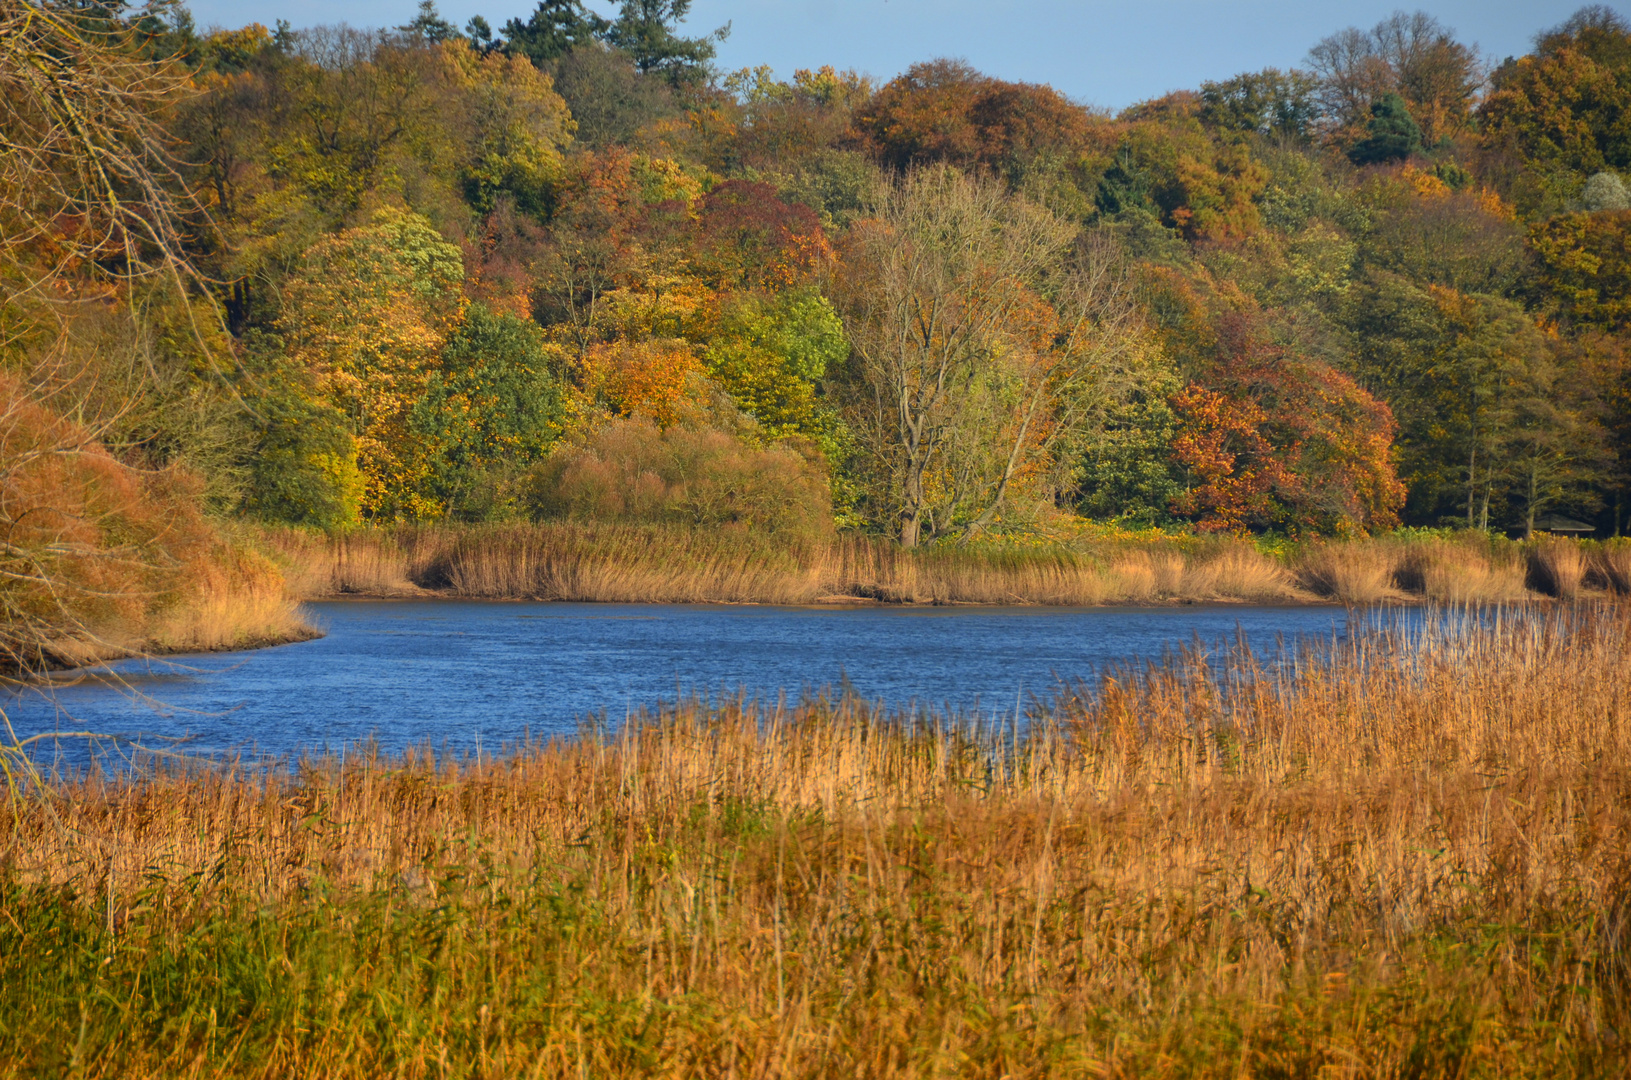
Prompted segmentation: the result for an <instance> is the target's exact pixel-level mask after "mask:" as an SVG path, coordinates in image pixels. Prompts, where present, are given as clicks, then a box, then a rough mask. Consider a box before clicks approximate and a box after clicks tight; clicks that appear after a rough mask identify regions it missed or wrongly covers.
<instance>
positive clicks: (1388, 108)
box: [1348, 94, 1421, 165]
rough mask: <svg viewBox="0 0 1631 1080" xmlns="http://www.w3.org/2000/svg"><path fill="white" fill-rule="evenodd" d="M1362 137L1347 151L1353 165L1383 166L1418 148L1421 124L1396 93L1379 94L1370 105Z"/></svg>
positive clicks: (1412, 152) (1405, 156)
mask: <svg viewBox="0 0 1631 1080" xmlns="http://www.w3.org/2000/svg"><path fill="white" fill-rule="evenodd" d="M1370 111H1371V118H1370V123H1368V124H1367V125H1366V126H1365V130H1366V132H1367V134H1366V136H1365V138H1364V139H1363V140H1361V141H1360V142H1358V143H1355V144H1354V146H1353V148H1352V149H1351V150H1349V151H1348V159H1349V160H1350V161H1352V162H1353V163H1354V164H1355V165H1385V164H1387V163H1388V162H1390V161H1403V160H1404V159H1405V158H1408V157H1409V156H1410V155H1411V154H1414V153H1417V152H1419V151H1420V150H1421V126H1420V125H1419V124H1417V123H1416V120H1415V117H1413V116H1411V115H1410V107H1409V106H1408V105H1406V104H1405V100H1404V98H1402V97H1400V96H1399V95H1398V94H1383V95H1382V96H1381V97H1379V98H1377V99H1376V101H1375V102H1373V103H1372V104H1371V110H1370Z"/></svg>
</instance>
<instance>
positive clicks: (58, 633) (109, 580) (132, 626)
mask: <svg viewBox="0 0 1631 1080" xmlns="http://www.w3.org/2000/svg"><path fill="white" fill-rule="evenodd" d="M200 487H201V485H200V484H199V482H198V481H197V479H196V478H195V477H193V476H191V475H189V474H188V473H186V472H184V471H182V470H179V469H162V470H155V471H141V470H137V469H133V468H130V467H129V466H127V465H125V464H124V463H123V462H121V461H119V460H118V459H117V458H115V457H114V456H113V455H112V454H110V453H108V451H107V450H106V449H105V448H104V447H103V446H102V445H101V444H100V443H99V442H98V441H97V439H96V432H94V431H93V430H91V429H89V428H87V427H86V426H84V425H83V424H79V423H76V422H74V421H71V420H67V419H64V418H63V417H61V416H59V415H57V414H56V413H55V412H54V411H53V410H52V409H51V408H49V407H48V406H47V405H44V404H41V403H40V401H38V400H36V399H35V398H34V397H33V396H31V395H30V394H29V393H28V392H27V391H26V390H25V389H24V388H23V387H22V385H21V384H20V383H19V382H18V381H17V380H16V379H15V378H13V377H11V376H0V530H3V532H4V536H5V540H6V542H5V544H4V545H3V549H0V675H4V676H17V675H20V674H28V673H32V672H38V671H41V670H44V669H48V668H52V667H57V666H61V665H72V664H77V663H84V662H87V661H90V660H95V659H100V658H106V657H110V656H116V655H119V654H121V653H126V652H131V651H138V650H141V649H146V648H152V647H158V648H199V647H201V648H216V647H226V646H231V645H235V644H241V643H243V642H246V641H251V640H253V641H267V640H279V639H282V640H287V639H288V637H290V636H293V635H295V634H297V633H298V632H299V627H300V624H299V619H298V615H297V613H296V612H295V611H294V609H293V607H292V605H289V604H287V603H286V602H285V600H284V597H283V594H282V581H281V579H280V578H279V577H278V575H277V573H276V570H275V568H273V567H272V566H271V565H270V564H269V563H267V562H266V561H265V560H264V559H260V558H258V557H256V556H255V555H254V554H253V553H250V552H244V551H240V550H237V549H235V548H234V547H233V546H232V545H231V544H230V543H226V542H224V541H223V540H222V539H221V538H220V537H219V536H217V535H216V533H215V531H214V530H213V529H211V528H210V526H209V524H208V523H207V522H206V521H205V520H204V518H203V516H202V514H201V513H200V510H199V502H200V499H199V493H200Z"/></svg>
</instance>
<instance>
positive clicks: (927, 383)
mask: <svg viewBox="0 0 1631 1080" xmlns="http://www.w3.org/2000/svg"><path fill="white" fill-rule="evenodd" d="M1072 233H1073V230H1072V228H1071V227H1070V226H1069V225H1068V224H1067V223H1065V222H1063V221H1061V220H1060V219H1058V218H1056V217H1054V216H1053V215H1052V214H1050V213H1049V212H1048V211H1046V210H1045V209H1043V208H1041V207H1039V206H1037V205H1035V204H1034V203H1031V202H1029V201H1027V200H1025V199H1023V198H1021V197H1018V196H1015V195H1012V194H1010V193H1009V192H1008V191H1007V190H1006V189H1005V188H1004V187H1003V186H1002V185H1001V184H999V183H997V182H995V181H992V180H986V179H980V178H975V177H970V176H966V175H963V174H962V173H959V172H958V171H956V170H955V169H952V168H950V167H947V166H933V167H929V168H925V169H923V170H920V171H917V172H914V173H909V174H907V175H906V176H905V177H903V178H901V179H899V180H898V181H897V182H896V183H895V184H894V185H893V186H892V187H891V188H890V190H889V191H888V192H887V193H886V194H885V196H884V197H883V199H882V203H881V205H880V208H879V211H878V214H877V216H876V217H875V218H874V219H872V220H869V221H866V222H862V223H859V224H858V225H857V226H856V227H855V228H854V229H853V230H852V237H851V243H850V246H849V249H848V250H847V251H846V252H845V253H844V258H843V259H842V260H841V272H840V275H839V279H838V281H837V283H836V287H835V295H836V298H837V300H838V306H839V310H840V312H841V314H842V316H843V318H844V322H845V327H846V329H847V331H848V333H849V336H850V341H851V344H852V347H853V357H852V360H851V364H850V368H849V370H848V378H847V382H846V390H847V393H848V402H847V409H848V417H849V421H850V424H851V426H852V428H853V430H854V431H855V432H856V433H857V435H858V436H859V438H860V442H861V444H862V446H863V447H864V448H865V450H866V455H867V457H866V461H865V463H864V467H866V468H868V469H870V471H871V473H872V479H871V484H870V487H871V488H872V497H873V501H874V506H875V511H876V512H877V513H878V514H879V516H880V517H886V518H888V519H889V520H891V521H892V522H893V523H894V524H895V525H896V527H897V528H898V529H899V534H900V539H901V543H902V544H903V545H905V546H907V547H912V546H915V545H917V544H918V543H920V542H922V541H924V540H928V539H932V538H934V537H935V536H938V535H943V534H946V533H948V532H950V531H953V530H958V529H960V530H962V532H963V534H964V535H965V536H968V535H972V534H973V533H975V532H978V531H979V530H981V529H983V528H986V527H987V526H989V525H990V524H992V522H993V521H995V520H996V517H997V515H998V514H999V513H1000V512H1001V511H1002V509H1003V507H1004V505H1005V504H1006V503H1007V502H1008V501H1009V500H1010V499H1011V495H1012V491H1013V488H1014V485H1015V484H1016V483H1018V482H1019V481H1020V480H1021V478H1027V479H1037V480H1041V479H1043V478H1044V477H1045V476H1046V475H1047V474H1048V473H1049V471H1050V469H1051V468H1052V466H1053V465H1054V464H1055V463H1056V461H1057V455H1058V454H1059V453H1060V452H1061V450H1062V449H1063V448H1064V447H1066V446H1068V445H1070V444H1071V443H1072V441H1073V439H1074V438H1075V436H1076V434H1077V433H1078V432H1079V431H1080V430H1081V428H1082V425H1083V424H1085V423H1089V422H1091V419H1092V417H1093V415H1094V414H1095V412H1096V410H1097V409H1098V407H1099V403H1101V402H1103V401H1106V400H1109V399H1111V398H1113V397H1115V395H1116V394H1117V393H1119V392H1121V391H1119V390H1118V389H1117V387H1118V384H1119V381H1120V380H1118V377H1117V376H1116V374H1115V372H1116V369H1117V366H1118V363H1119V362H1120V358H1121V356H1122V355H1123V353H1124V352H1125V351H1126V342H1127V340H1128V332H1129V330H1130V329H1131V326H1132V319H1133V310H1134V308H1133V305H1132V303H1131V298H1130V297H1129V296H1128V295H1127V293H1128V290H1127V288H1126V283H1125V281H1124V279H1123V278H1122V276H1121V272H1120V270H1119V269H1118V267H1117V263H1116V261H1115V260H1114V259H1113V258H1112V257H1111V254H1112V253H1111V252H1110V251H1109V249H1107V248H1106V247H1104V246H1103V245H1089V246H1087V247H1085V248H1083V249H1081V250H1080V251H1079V252H1077V254H1076V256H1075V257H1074V258H1073V257H1072V255H1071V238H1072Z"/></svg>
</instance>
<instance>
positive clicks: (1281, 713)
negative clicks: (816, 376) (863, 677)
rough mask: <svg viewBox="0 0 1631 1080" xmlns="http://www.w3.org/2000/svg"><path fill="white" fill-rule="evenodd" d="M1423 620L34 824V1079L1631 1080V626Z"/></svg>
mask: <svg viewBox="0 0 1631 1080" xmlns="http://www.w3.org/2000/svg"><path fill="white" fill-rule="evenodd" d="M1150 572H1151V573H1152V574H1154V573H1156V572H1157V571H1156V569H1155V568H1151V569H1150ZM1416 625H1417V627H1418V628H1417V629H1414V630H1412V629H1408V628H1407V627H1405V626H1403V625H1400V624H1395V625H1394V626H1393V627H1392V628H1391V629H1389V628H1387V627H1379V628H1373V629H1371V630H1369V631H1367V632H1364V633H1361V634H1359V635H1357V636H1356V637H1355V638H1354V639H1353V640H1351V641H1347V642H1343V643H1338V644H1336V645H1334V646H1333V647H1331V648H1329V649H1327V650H1325V651H1304V652H1302V653H1299V654H1296V655H1292V656H1288V657H1285V658H1283V662H1277V663H1273V664H1268V665H1264V664H1260V663H1258V662H1257V661H1255V660H1253V659H1252V658H1251V657H1250V655H1249V654H1246V653H1243V652H1238V651H1237V652H1232V653H1226V654H1222V655H1210V656H1209V655H1204V654H1200V653H1195V652H1190V653H1185V654H1181V655H1178V656H1175V657H1173V658H1172V659H1171V660H1169V662H1167V663H1165V664H1163V665H1157V666H1153V667H1148V668H1143V669H1137V670H1127V671H1122V672H1119V673H1116V674H1114V675H1112V676H1110V677H1107V678H1105V679H1103V680H1101V681H1098V682H1096V683H1093V684H1091V685H1084V686H1081V687H1077V688H1075V689H1074V690H1073V691H1071V692H1069V693H1066V694H1064V695H1062V696H1061V697H1060V698H1059V699H1058V700H1057V701H1055V702H1054V703H1053V704H1051V705H1050V706H1047V707H1042V706H1037V707H1036V708H1035V709H1033V711H1032V715H1031V717H1030V718H1029V719H1030V723H1029V726H1028V728H1027V729H1026V730H1025V731H1022V732H1021V731H1016V730H1015V729H1014V728H1013V727H1012V726H1011V725H1003V724H996V725H992V724H987V725H985V726H978V725H970V724H967V723H960V722H958V721H957V719H956V718H951V717H944V716H940V717H936V716H915V717H902V716H885V715H882V714H880V713H879V712H877V711H876V710H873V709H870V708H868V707H866V706H865V705H864V704H862V703H858V702H853V701H837V702H826V701H814V702H808V703H806V704H805V705H803V706H801V707H799V708H773V707H764V708H759V707H754V706H752V705H751V704H747V703H737V704H735V705H727V706H724V707H719V708H716V709H713V710H711V711H710V710H705V709H703V708H701V707H698V706H694V705H693V706H687V707H683V708H679V709H675V710H672V711H669V712H667V713H664V714H661V715H654V716H650V717H647V718H645V719H644V720H643V721H641V722H640V723H637V724H634V725H631V726H629V727H627V728H625V729H622V730H619V731H610V730H600V731H590V732H588V733H586V734H585V736H584V737H582V738H580V739H576V740H571V741H564V742H553V743H549V744H545V745H527V746H523V747H517V748H512V749H511V751H510V752H508V753H506V754H505V755H503V756H501V757H499V758H487V757H484V758H481V759H479V760H477V759H472V758H457V757H451V756H436V755H432V754H431V753H430V752H429V751H425V752H421V753H416V754H413V755H409V756H408V757H406V758H403V759H400V760H384V759H380V758H378V757H377V756H373V755H370V754H367V753H353V754H350V755H348V756H347V757H346V759H345V760H344V762H343V766H342V762H340V761H338V760H335V759H323V760H314V761H308V762H305V763H302V765H301V766H300V767H299V768H296V769H292V770H289V771H286V772H274V773H270V774H267V773H246V772H242V771H226V770H186V769H182V768H171V769H168V770H163V769H161V770H156V771H153V772H151V773H147V774H144V775H140V776H126V777H110V776H91V777H82V778H79V779H64V780H59V781H57V782H56V783H55V784H54V785H53V786H51V787H50V788H49V789H46V790H36V791H33V792H29V793H27V794H26V795H24V794H22V793H14V795H15V796H16V799H15V801H14V803H13V808H12V813H11V814H9V815H7V816H6V817H5V818H4V819H3V822H0V852H3V853H4V854H3V855H0V916H3V917H0V1015H3V1016H5V1017H6V1022H5V1023H4V1024H0V1076H23V1075H64V1076H70V1075H71V1076H90V1077H100V1076H132V1077H141V1076H181V1075H185V1076H197V1077H208V1076H268V1077H270V1076H277V1077H317V1076H323V1077H364V1076H370V1077H371V1076H402V1077H442V1076H481V1077H512V1076H513V1077H531V1076H545V1077H557V1076H558V1077H568V1076H570V1077H582V1076H597V1077H603V1076H740V1077H749V1076H766V1077H768V1076H810V1077H815V1076H857V1077H884V1076H890V1077H909V1076H925V1077H926V1076H943V1075H960V1076H986V1077H992V1078H996V1077H1002V1076H1013V1077H1034V1076H1083V1077H1087V1076H1093V1077H1101V1076H1125V1077H1132V1076H1173V1077H1178V1076H1217V1077H1223V1076H1229V1077H1237V1076H1255V1077H1293V1076H1316V1075H1317V1076H1400V1077H1403V1076H1422V1077H1426V1076H1440V1075H1443V1076H1463V1077H1477V1076H1536V1077H1541V1076H1545V1077H1554V1076H1620V1075H1623V1066H1624V1061H1625V1056H1626V1049H1625V1044H1624V1041H1623V1039H1624V1038H1625V1036H1626V1034H1628V1033H1631V1028H1628V1025H1631V1009H1628V1005H1631V951H1628V949H1631V938H1628V936H1627V933H1628V927H1631V614H1628V613H1627V612H1626V611H1625V610H1624V609H1623V608H1620V607H1612V606H1596V605H1590V604H1585V605H1577V606H1569V607H1557V608H1553V609H1530V610H1529V611H1528V612H1527V613H1524V614H1514V613H1512V612H1511V611H1506V612H1500V611H1484V612H1466V611H1461V612H1448V613H1440V614H1437V615H1432V614H1429V615H1428V616H1426V617H1425V618H1424V620H1423V621H1422V622H1420V623H1418V624H1416ZM1223 688H1232V689H1230V690H1229V692H1227V693H1225V692H1224V689H1223Z"/></svg>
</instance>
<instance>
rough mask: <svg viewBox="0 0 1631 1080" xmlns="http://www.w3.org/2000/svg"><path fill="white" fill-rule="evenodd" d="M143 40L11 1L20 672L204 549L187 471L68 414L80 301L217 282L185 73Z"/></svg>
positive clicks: (8, 337)
mask: <svg viewBox="0 0 1631 1080" xmlns="http://www.w3.org/2000/svg"><path fill="white" fill-rule="evenodd" d="M140 44H141V40H140V39H139V37H138V36H137V33H136V31H135V30H134V29H132V28H131V27H130V26H127V25H122V24H118V23H114V22H110V21H107V20H105V19H96V20H92V19H90V18H88V17H85V16H84V15H83V14H82V12H80V11H79V9H78V8H76V7H75V6H72V5H68V4H59V3H51V2H45V0H5V2H4V3H0V290H3V292H0V355H4V357H5V359H6V360H8V361H9V362H10V363H11V365H12V366H13V368H14V369H17V368H22V369H27V371H28V377H27V378H26V379H25V378H23V377H19V376H17V375H14V374H6V375H4V376H3V377H0V669H4V671H5V672H9V673H12V674H16V673H19V672H21V673H27V672H32V671H37V670H39V669H40V668H41V667H44V666H48V665H50V664H51V663H54V662H59V661H60V660H61V659H63V658H64V657H65V656H66V655H67V654H65V653H64V652H63V650H64V649H65V648H67V647H68V646H69V645H70V644H71V643H72V642H75V641H78V642H79V643H80V644H81V645H86V646H90V647H91V651H93V652H106V651H107V648H105V646H107V645H108V644H109V643H108V642H106V641H103V640H102V639H101V638H100V637H99V633H100V631H97V630H96V629H94V628H93V627H94V626H96V625H101V624H104V623H106V621H107V620H108V619H110V618H111V619H114V620H115V621H117V620H118V618H119V617H120V612H121V611H127V610H128V611H134V610H138V609H145V607H146V606H147V605H149V604H150V603H152V602H154V601H155V599H156V598H157V597H158V596H159V595H160V593H162V592H163V591H164V589H166V588H168V587H170V584H173V582H172V583H170V584H166V581H167V580H168V579H167V575H168V574H170V573H171V572H172V571H173V570H174V568H175V567H177V566H178V565H179V559H180V556H179V555H178V552H179V551H180V550H182V549H183V548H186V547H187V546H188V545H191V544H195V543H197V542H198V536H199V533H198V532H197V531H196V529H195V528H193V526H194V525H195V524H196V508H194V507H193V506H192V505H191V495H190V494H188V493H187V491H186V490H185V489H186V487H187V485H186V481H185V480H184V478H183V477H181V476H179V475H176V474H170V473H148V474H142V473H138V472H137V471H136V470H134V469H132V468H130V467H129V466H128V465H127V464H125V463H123V462H121V461H119V460H117V459H116V458H114V457H113V456H112V455H111V454H109V453H108V452H107V450H106V449H105V448H104V446H103V442H102V440H103V437H104V436H105V434H106V432H107V430H108V428H109V425H110V424H111V423H112V420H110V419H109V418H107V417H102V418H100V419H98V420H95V421H93V422H91V423H89V424H87V423H82V422H78V421H76V420H72V419H65V418H64V417H63V415H61V414H62V413H63V412H64V411H76V410H77V411H82V410H81V409H79V407H80V406H83V405H84V404H85V401H86V399H87V397H88V396H89V394H90V391H88V390H87V389H86V388H85V387H84V386H83V385H80V384H81V383H82V382H83V381H84V380H86V379H91V378H94V375H93V374H91V373H90V371H89V369H85V368H82V367H80V366H76V365H75V364H74V363H71V362H70V359H71V358H70V357H69V356H68V353H69V352H70V351H71V348H70V343H71V341H72V335H71V334H70V333H69V323H70V321H71V317H70V316H71V313H72V312H73V311H74V309H75V307H76V306H82V305H85V304H86V303H88V302H94V304H96V305H103V306H105V302H106V301H108V300H110V299H123V300H126V301H128V302H130V304H131V305H132V308H131V309H132V310H134V306H135V301H136V297H137V286H138V285H144V284H146V285H155V286H162V287H166V288H173V289H175V290H176V291H177V292H178V293H180V294H181V295H183V296H185V295H186V294H187V293H188V292H189V291H193V292H196V291H198V289H199V287H201V286H202V285H204V284H205V282H204V280H203V278H202V276H201V275H200V274H199V272H198V271H197V270H196V268H195V267H194V266H193V264H192V263H191V261H190V260H189V258H188V255H187V250H186V247H187V243H188V240H189V236H190V230H193V229H195V228H197V227H199V226H200V225H202V224H207V219H206V218H205V216H204V214H203V212H202V208H201V207H200V205H199V203H198V201H197V199H195V198H194V197H193V196H192V194H191V193H190V191H189V189H188V187H187V185H186V183H185V181H184V179H183V177H182V171H181V167H180V165H179V164H178V162H177V160H176V159H175V157H174V156H173V155H172V153H171V151H170V148H169V145H168V136H167V134H166V132H165V129H164V127H163V123H162V119H163V115H164V113H165V110H166V109H167V108H168V107H169V106H170V105H172V104H173V103H174V102H176V101H177V100H178V99H179V98H180V97H181V96H182V95H184V94H186V93H187V92H188V85H189V84H188V80H187V76H186V73H185V72H184V71H183V70H182V69H181V67H180V66H179V65H178V64H176V63H174V62H171V61H167V60H152V59H148V58H145V57H144V56H143V55H142V52H141V49H140V48H139V46H140ZM184 306H185V309H186V311H187V312H188V314H189V317H190V316H191V315H192V313H193V312H194V311H195V309H196V306H195V305H193V304H186V305H184ZM205 310H206V311H208V310H212V307H211V306H207V305H206V307H205ZM194 329H195V331H196V336H197V337H198V340H199V341H200V342H201V343H202V342H203V341H205V340H206V337H207V335H206V333H205V332H204V328H203V327H199V326H195V327H194ZM184 522H186V524H183V523H184Z"/></svg>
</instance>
